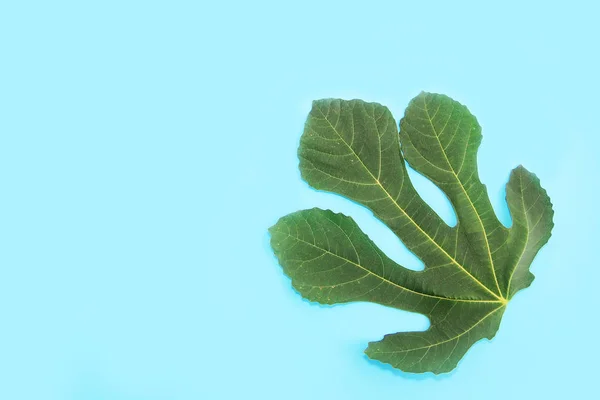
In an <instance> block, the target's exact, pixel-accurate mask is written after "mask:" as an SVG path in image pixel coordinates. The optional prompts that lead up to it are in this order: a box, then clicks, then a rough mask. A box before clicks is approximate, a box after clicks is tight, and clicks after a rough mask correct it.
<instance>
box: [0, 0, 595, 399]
mask: <svg viewBox="0 0 600 400" xmlns="http://www.w3.org/2000/svg"><path fill="white" fill-rule="evenodd" d="M357 3H358V2H357ZM0 4H1V5H0V318H1V326H0V398H2V399H67V400H70V399H73V400H75V399H77V400H79V399H81V400H83V399H86V400H92V399H94V400H96V399H115V400H121V399H127V400H141V399H144V400H146V399H148V400H156V399H176V400H184V399H290V400H291V399H309V398H310V399H345V400H350V399H373V398H406V399H409V398H410V399H432V398H442V397H443V398H444V399H448V400H451V399H476V398H477V399H481V398H486V399H490V400H491V399H503V400H505V399H527V398H545V399H562V398H567V397H569V398H590V397H593V396H594V395H595V388H597V377H596V375H597V365H598V357H599V356H600V354H599V350H598V349H599V347H598V344H597V338H596V336H597V330H598V326H597V316H598V297H597V292H598V289H597V288H598V282H599V278H600V274H599V270H600V267H599V265H598V256H597V255H596V254H594V251H595V250H597V249H598V239H599V228H600V218H599V216H598V211H597V209H598V208H597V203H598V193H599V192H598V174H599V173H600V162H599V161H598V157H597V154H598V147H599V145H600V139H599V132H598V105H599V94H598V93H600V80H599V77H598V71H599V70H600V61H599V58H598V39H599V38H600V28H599V25H598V20H597V19H598V15H599V12H600V6H597V5H596V2H594V1H588V2H577V1H561V2H551V1H543V2H521V1H502V2H500V1H498V2H479V1H472V2H463V1H452V2H446V1H440V2H437V3H436V2H432V1H429V2H418V1H410V2H401V1H395V2H392V1H390V2H381V1H369V2H363V4H362V5H358V4H353V3H352V2H349V1H348V0H345V1H338V2H324V1H303V2H298V4H296V5H290V4H285V2H263V1H253V2H217V1H213V2H202V1H200V2H191V1H190V2H180V1H169V2H167V1H164V2H158V1H144V2H142V1H140V2H133V1H119V2H107V1H101V2H100V1H97V2H76V1H73V2H65V1H54V2H30V1H18V2H17V1H2V2H1V3H0ZM421 90H427V91H434V92H441V93H445V94H448V95H450V96H452V97H454V98H455V99H457V100H459V101H461V102H463V103H464V104H466V105H468V107H469V108H470V109H471V111H472V112H473V113H474V114H475V115H476V116H477V117H478V119H479V121H480V123H481V124H482V126H483V132H484V140H483V144H482V146H481V150H480V153H479V160H480V175H481V177H482V180H483V181H484V182H485V183H486V184H487V186H488V190H489V193H490V196H491V198H492V199H493V204H494V207H495V208H496V210H497V212H498V214H499V215H500V218H501V219H502V221H503V222H504V223H506V224H510V218H509V216H508V213H507V210H506V206H505V204H504V202H503V196H504V191H503V186H504V184H505V182H506V181H507V179H508V174H509V171H510V170H511V169H512V168H513V167H515V166H516V165H518V164H520V163H522V164H523V165H525V166H526V167H527V168H529V169H530V170H532V171H534V172H536V173H537V174H538V176H539V177H540V178H541V181H542V184H543V186H544V187H545V188H547V190H548V192H549V194H550V196H551V197H552V201H553V203H554V206H555V210H556V215H555V223H556V227H555V229H554V234H553V237H552V239H551V241H550V242H549V244H548V245H547V246H546V247H545V248H544V249H543V250H542V252H541V253H540V254H539V256H538V257H537V259H536V261H535V262H534V265H533V272H534V273H535V274H536V276H537V279H536V281H535V282H534V284H533V285H532V287H531V288H529V289H527V290H525V291H523V292H522V293H520V294H519V295H518V296H516V297H515V299H514V301H513V302H512V303H511V304H510V306H509V308H508V310H507V312H506V313H505V316H504V320H503V322H502V326H501V328H500V331H499V333H498V335H497V336H496V338H495V339H494V340H493V342H492V343H489V342H487V341H484V342H479V343H477V344H476V345H475V346H474V347H473V348H472V349H471V350H470V351H469V352H468V354H467V356H466V357H465V358H464V359H463V361H462V362H461V363H460V364H459V367H458V368H457V369H456V370H455V371H453V372H452V373H450V374H447V375H441V376H434V375H432V374H424V375H411V374H404V373H401V372H396V371H394V370H392V369H390V368H387V367H385V366H383V365H382V364H379V363H376V362H372V361H369V360H368V359H367V358H366V357H365V356H364V355H363V353H362V350H363V349H364V347H365V346H366V344H367V342H368V341H371V340H377V339H379V338H380V337H381V336H383V335H384V334H386V333H391V332H396V331H399V330H415V329H424V328H426V327H427V321H426V319H425V318H424V317H422V316H419V315H415V314H410V313H405V312H401V311H397V310H391V309H386V308H384V307H380V306H376V305H372V304H351V305H345V306H338V307H330V308H325V307H319V306H316V305H310V304H309V303H307V302H305V301H303V300H302V299H301V298H300V296H299V295H297V294H296V293H295V292H294V291H293V290H292V289H291V287H290V282H289V281H288V280H287V279H286V278H285V277H284V276H283V274H282V273H281V271H280V268H279V267H278V266H277V264H276V261H275V259H274V257H273V256H272V253H271V251H270V248H269V245H268V235H267V228H268V227H269V226H270V225H272V224H273V223H275V222H276V220H277V218H278V217H280V216H282V215H284V214H286V213H288V212H292V211H295V210H297V209H302V208H310V207H313V206H320V207H323V208H331V209H333V210H335V211H341V212H344V213H346V214H348V215H351V216H353V217H354V218H355V219H356V220H357V221H358V223H359V225H361V227H362V228H363V229H364V230H365V231H366V232H367V233H368V234H369V235H370V236H371V237H372V238H373V239H374V240H375V242H376V243H378V244H379V246H380V247H382V248H383V249H384V250H385V251H386V252H387V253H388V254H390V256H392V257H393V258H394V259H396V260H398V261H399V262H401V263H403V264H405V265H406V266H407V267H410V268H419V262H418V261H417V260H416V259H415V258H414V256H412V255H411V254H409V253H408V252H407V251H406V249H405V248H403V247H402V245H401V244H400V243H399V241H398V240H397V239H395V237H394V236H393V235H392V234H391V233H389V232H388V231H387V230H386V228H385V227H384V226H383V225H382V224H381V223H380V222H378V221H376V220H375V219H374V217H373V216H372V215H371V214H370V213H369V212H368V211H366V210H365V209H363V208H361V207H359V206H358V205H356V204H353V203H351V202H349V201H347V200H344V199H343V198H340V197H336V196H334V195H332V194H326V193H319V192H316V191H313V190H312V189H310V188H309V187H308V186H307V185H306V184H305V183H303V182H302V181H301V179H300V177H299V173H298V170H297V159H296V148H297V145H298V140H299V137H300V134H301V131H302V127H303V123H304V120H305V118H306V115H307V113H308V111H309V109H310V102H311V100H313V99H317V98H322V97H341V98H355V97H356V98H362V99H364V100H368V101H377V102H380V103H382V104H385V105H387V106H388V107H389V108H390V109H391V111H392V113H393V114H394V115H395V117H396V118H397V119H399V118H400V117H401V116H402V113H403V110H404V108H405V107H406V105H407V104H408V101H409V100H410V99H411V98H412V97H413V96H415V95H416V94H417V93H418V92H419V91H421ZM414 175H415V174H413V176H414ZM414 178H415V181H416V185H417V188H418V190H419V191H420V192H421V193H422V195H423V196H424V197H425V198H426V199H427V200H428V201H429V202H430V203H431V204H432V205H433V206H434V208H435V209H436V210H437V211H438V212H439V213H440V214H441V215H442V216H443V218H445V219H446V220H447V221H452V219H453V218H454V216H453V213H452V211H451V209H450V207H449V205H448V203H447V201H446V200H445V199H444V197H443V196H442V195H441V193H440V192H439V190H437V188H435V187H433V185H432V184H431V183H429V182H427V181H426V180H425V179H424V178H422V177H420V176H414Z"/></svg>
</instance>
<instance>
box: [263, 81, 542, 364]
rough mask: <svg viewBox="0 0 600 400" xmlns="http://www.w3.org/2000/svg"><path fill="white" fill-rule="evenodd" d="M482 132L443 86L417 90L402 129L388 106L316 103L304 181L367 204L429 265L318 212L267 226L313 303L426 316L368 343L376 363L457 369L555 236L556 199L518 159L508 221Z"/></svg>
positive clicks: (307, 132)
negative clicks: (442, 202)
mask: <svg viewBox="0 0 600 400" xmlns="http://www.w3.org/2000/svg"><path fill="white" fill-rule="evenodd" d="M481 138H482V136H481V127H480V126H479V124H478V122H477V120H476V118H475V117H474V116H473V115H472V114H471V113H470V112H469V110H468V109H467V108H466V107H465V106H463V105H462V104H460V103H458V102H457V101H454V100H452V99H451V98H449V97H447V96H444V95H440V94H433V93H425V92H422V93H420V94H419V95H418V96H417V97H415V98H414V99H413V100H412V101H411V102H410V104H409V105H408V108H407V109H406V112H405V115H404V117H403V118H402V120H401V121H400V129H399V131H398V128H397V125H396V121H395V120H394V118H393V116H392V114H391V113H390V111H389V110H388V109H387V108H386V107H384V106H382V105H380V104H377V103H367V102H364V101H361V100H350V101H345V100H335V99H325V100H317V101H314V102H313V106H312V110H311V111H310V114H309V116H308V119H307V121H306V125H305V129H304V133H303V135H302V138H301V141H300V147H299V151H298V155H299V158H300V171H301V174H302V177H303V179H304V180H305V181H306V182H308V184H309V185H311V186H312V187H314V188H315V189H319V190H325V191H329V192H334V193H338V194H340V195H343V196H345V197H347V198H349V199H352V200H354V201H355V202H357V203H359V204H362V205H363V206H365V207H367V208H368V209H370V210H371V211H372V212H373V214H374V215H375V216H376V217H377V218H379V219H380V220H381V221H383V222H384V223H385V224H386V225H387V226H388V227H389V228H390V229H391V230H392V231H393V232H394V233H395V234H396V235H397V236H398V238H400V239H401V240H402V241H403V242H404V244H405V245H406V246H407V248H408V249H409V250H410V251H411V252H413V253H414V254H415V255H416V256H417V257H419V258H420V259H421V260H422V261H423V263H424V264H425V268H424V270H423V271H413V270H409V269H407V268H404V267H402V266H400V265H398V264H397V263H395V262H394V261H393V260H391V259H390V258H388V257H387V256H386V255H385V254H384V253H383V252H382V251H381V250H380V249H378V248H377V246H376V245H375V244H374V243H373V242H372V241H371V240H370V239H369V238H368V237H367V235H365V234H364V233H363V232H362V231H361V230H360V228H359V227H358V225H357V224H356V222H354V220H353V219H352V218H351V217H348V216H345V215H342V214H336V213H333V212H332V211H329V210H321V209H317V208H314V209H310V210H302V211H298V212H295V213H292V214H289V215H287V216H285V217H283V218H281V219H280V220H279V221H278V222H277V223H276V224H275V225H274V226H273V227H271V228H270V233H271V246H272V248H273V250H274V252H275V255H276V256H277V258H278V260H279V263H280V265H281V266H282V267H283V270H284V272H285V274H286V275H287V276H289V277H290V278H291V280H292V285H293V287H294V288H295V289H296V290H297V291H298V292H299V293H300V294H301V295H302V296H303V297H304V298H306V299H308V300H310V301H315V302H318V303H322V304H337V303H348V302H354V301H368V302H373V303H377V304H382V305H384V306H389V307H395V308H398V309H402V310H408V311H412V312H418V313H421V314H424V315H426V316H427V317H428V318H429V320H430V322H431V325H430V328H429V329H428V330H427V331H424V332H400V333H394V334H390V335H386V336H385V337H384V338H383V339H382V340H381V341H378V342H371V343H369V346H368V347H367V349H366V351H365V352H366V354H367V355H368V356H369V357H370V358H372V359H375V360H379V361H381V362H385V363H388V364H390V365H392V366H393V367H395V368H398V369H401V370H403V371H407V372H417V373H418V372H427V371H431V372H433V373H436V374H438V373H444V372H449V371H451V370H452V369H454V368H455V367H456V365H457V363H458V361H460V359H461V358H462V357H463V355H464V354H465V353H466V351H467V350H468V349H469V348H470V347H471V346H472V345H473V344H474V343H475V342H477V341H478V340H480V339H483V338H487V339H491V338H493V337H494V335H495V334H496V331H497V330H498V327H499V324H500V320H501V318H502V314H503V313H504V310H505V309H506V305H507V304H508V301H509V300H510V299H511V298H512V297H513V296H514V294H515V293H516V292H517V291H519V290H521V289H523V288H526V287H528V286H529V285H530V284H531V282H532V281H533V275H532V274H531V272H530V271H529V266H530V264H531V262H532V261H533V258H534V257H535V255H536V254H537V252H538V251H539V250H540V248H541V247H542V246H543V245H544V244H545V243H546V242H547V241H548V239H549V238H550V234H551V230H552V227H553V222H552V216H553V210H552V204H551V202H550V199H549V197H548V195H547V194H546V191H545V190H544V189H543V188H542V187H541V186H540V182H539V180H538V179H537V177H536V176H535V175H534V174H532V173H531V172H529V171H527V170H526V169H525V168H524V167H522V166H519V167H517V168H515V169H514V170H513V171H512V173H511V175H510V179H509V182H508V184H507V187H506V199H507V202H508V207H509V210H510V214H511V217H512V221H513V224H512V226H511V228H506V227H505V226H504V225H502V224H501V223H500V221H499V220H498V218H497V217H496V215H495V213H494V210H493V208H492V205H491V203H490V200H489V197H488V195H487V191H486V188H485V186H484V185H483V184H482V183H481V181H480V180H479V176H478V172H477V149H478V147H479V144H480V142H481ZM405 161H406V162H408V164H409V165H410V166H411V167H412V168H414V169H415V170H416V171H418V172H419V173H421V174H422V175H424V176H426V177H427V178H428V179H430V180H431V181H432V182H434V183H435V184H436V185H437V186H438V187H439V188H440V189H441V190H442V191H443V192H444V193H445V194H446V196H447V197H448V198H449V200H450V201H451V203H452V205H453V207H454V210H455V212H456V214H457V219H458V223H457V225H456V226H454V227H451V226H448V225H447V224H446V223H445V222H444V221H443V220H442V219H441V218H440V217H439V216H438V215H437V214H436V213H435V211H433V210H432V209H431V207H429V205H428V204H427V203H425V202H424V201H423V199H422V198H421V197H420V196H419V194H418V193H417V192H416V190H415V188H414V187H413V185H412V183H411V181H410V179H409V177H408V175H407V171H406V166H405Z"/></svg>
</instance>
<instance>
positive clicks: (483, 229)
mask: <svg viewBox="0 0 600 400" xmlns="http://www.w3.org/2000/svg"><path fill="white" fill-rule="evenodd" d="M423 105H424V106H425V114H427V120H428V121H429V125H431V129H432V130H433V136H435V139H436V141H437V142H438V145H439V146H440V150H441V151H442V155H443V156H444V159H445V160H446V163H447V164H448V168H450V172H452V175H454V178H455V179H456V182H457V183H458V186H459V187H460V189H461V190H462V192H463V193H464V195H465V198H466V199H467V202H468V203H469V205H470V206H471V209H472V210H473V213H474V214H475V217H477V221H478V222H479V226H481V231H482V233H483V239H484V240H485V247H486V250H487V255H488V260H489V263H490V268H491V270H492V275H493V276H494V281H495V283H496V288H497V289H498V294H499V295H500V296H502V290H500V284H499V283H498V278H497V277H496V268H495V267H494V259H493V257H492V251H491V249H490V243H489V241H488V237H487V232H486V230H485V226H484V225H483V221H482V220H481V217H480V216H479V213H478V212H477V209H476V208H475V204H473V201H472V200H471V197H470V196H469V194H468V193H467V190H466V189H465V187H464V185H463V184H462V181H461V180H460V178H459V177H458V175H457V174H456V172H455V171H454V167H452V164H450V160H449V159H448V156H447V155H446V150H445V149H444V147H443V146H442V142H441V141H440V138H439V136H438V133H437V130H436V129H435V127H434V126H433V121H432V119H431V117H430V115H429V110H428V109H427V101H425V100H423ZM436 114H437V111H436ZM451 115H452V112H450V116H451ZM448 119H450V117H448ZM459 125H460V124H459ZM444 129H445V126H444ZM457 129H458V128H457ZM442 131H443V129H442ZM467 146H468V142H467ZM465 157H466V155H465Z"/></svg>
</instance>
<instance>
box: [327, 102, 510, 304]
mask: <svg viewBox="0 0 600 400" xmlns="http://www.w3.org/2000/svg"><path fill="white" fill-rule="evenodd" d="M319 111H321V110H319ZM321 115H323V119H325V121H327V123H328V124H329V126H330V127H331V129H333V131H334V132H335V134H336V135H337V136H338V137H339V138H340V140H341V141H342V142H344V144H345V145H346V146H347V147H348V149H350V151H351V152H352V154H354V156H355V157H356V159H357V160H358V161H359V162H360V163H361V165H362V166H363V168H364V169H365V170H366V171H367V173H368V174H369V175H371V177H372V178H373V180H374V181H375V182H376V183H377V186H379V188H380V189H381V190H383V192H384V193H385V195H386V196H387V197H388V198H389V199H390V200H391V201H392V203H393V204H394V205H395V206H396V208H397V209H398V210H400V212H402V214H403V215H404V216H405V217H406V218H408V220H409V221H410V222H411V223H412V224H413V225H414V226H415V227H416V228H417V229H418V230H419V231H420V232H421V234H423V235H424V236H425V237H426V238H427V239H428V240H429V241H430V242H431V243H433V244H434V245H435V247H437V248H438V249H439V250H440V251H441V252H442V253H443V254H444V255H445V256H446V257H447V258H448V259H449V260H450V261H451V262H452V263H453V264H454V265H456V266H457V267H458V268H460V269H461V270H462V271H463V272H464V273H465V274H467V275H468V276H469V277H470V278H471V279H472V280H473V281H474V282H475V283H477V284H478V285H479V286H481V287H482V288H483V289H485V290H486V291H487V292H489V293H490V294H491V295H492V296H494V297H495V298H497V299H498V300H500V301H503V300H504V299H503V298H501V297H499V296H498V295H497V294H496V293H494V292H493V291H491V290H490V289H489V288H488V287H487V286H486V285H484V284H483V283H481V282H480V281H479V280H478V279H477V278H475V277H474V276H473V275H471V274H470V273H469V271H467V270H466V269H465V268H464V267H463V266H462V265H461V264H460V263H459V262H458V261H456V259H455V258H454V257H452V256H451V255H450V254H448V252H446V250H444V249H443V248H442V247H441V246H440V245H439V244H438V243H437V242H436V241H435V240H433V238H432V237H431V236H429V234H428V233H427V232H425V231H424V230H423V229H422V228H421V227H420V226H419V224H417V223H416V222H415V221H414V220H413V219H412V218H411V217H410V216H409V215H408V214H407V213H406V211H404V209H403V208H402V207H400V205H399V204H398V203H397V202H396V200H395V199H394V198H393V197H392V196H391V195H390V193H389V192H388V191H387V190H386V189H385V188H384V187H383V185H382V184H381V182H379V179H377V178H376V177H375V175H373V173H372V172H371V170H370V169H369V168H368V167H367V166H366V165H365V163H364V162H363V161H362V159H361V158H360V157H359V156H358V154H356V152H355V151H354V149H353V148H352V146H350V144H349V143H348V142H347V141H346V140H345V139H344V137H343V136H342V135H341V134H340V133H339V132H338V131H337V129H336V128H335V126H333V124H332V123H331V121H329V119H327V116H326V115H324V114H323V112H322V111H321Z"/></svg>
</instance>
